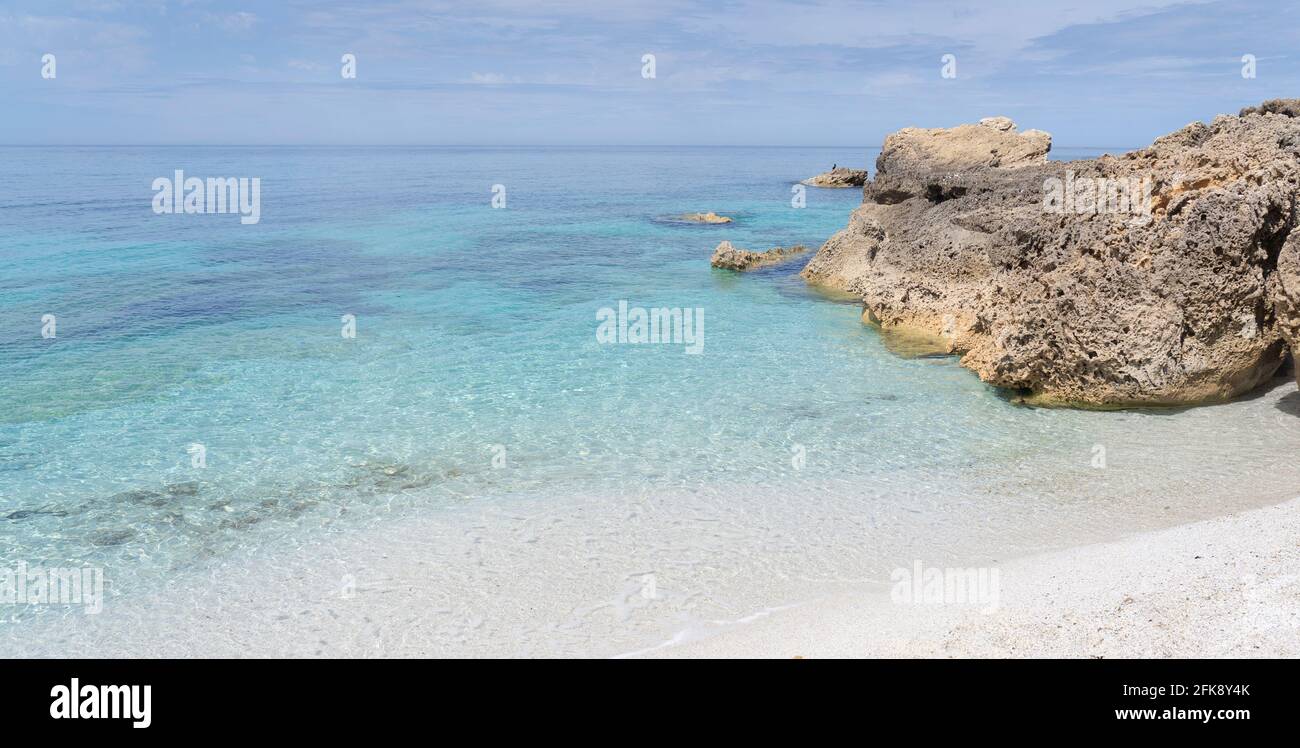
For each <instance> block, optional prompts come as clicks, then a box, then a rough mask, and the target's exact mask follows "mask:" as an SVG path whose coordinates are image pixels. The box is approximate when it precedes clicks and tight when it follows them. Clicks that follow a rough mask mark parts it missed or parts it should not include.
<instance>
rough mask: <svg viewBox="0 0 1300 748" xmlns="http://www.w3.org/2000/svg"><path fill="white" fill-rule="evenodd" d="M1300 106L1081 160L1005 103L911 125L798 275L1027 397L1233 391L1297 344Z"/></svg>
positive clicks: (1081, 399) (1076, 401)
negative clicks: (1027, 126)
mask: <svg viewBox="0 0 1300 748" xmlns="http://www.w3.org/2000/svg"><path fill="white" fill-rule="evenodd" d="M1297 105H1300V101H1296V100H1287V101H1283V102H1266V103H1265V104H1264V105H1262V106H1261V107H1256V108H1249V109H1247V110H1243V113H1242V115H1240V116H1236V117H1234V116H1226V115H1225V116H1220V117H1217V118H1215V119H1214V121H1213V122H1212V123H1210V124H1208V125H1206V124H1204V123H1200V122H1194V123H1192V124H1190V125H1188V126H1187V127H1184V128H1183V129H1181V130H1179V131H1177V132H1174V133H1172V134H1170V135H1166V136H1164V137H1161V138H1159V139H1157V140H1156V141H1155V142H1154V143H1153V144H1152V145H1151V146H1149V147H1147V148H1145V149H1142V150H1139V151H1134V152H1132V153H1127V154H1124V155H1122V156H1119V157H1113V156H1103V157H1101V158H1099V159H1092V160H1084V161H1072V162H1049V161H1047V160H1046V155H1047V152H1048V150H1049V149H1050V147H1051V138H1050V136H1049V135H1047V133H1043V132H1040V131H1036V130H1027V131H1025V132H1017V131H1016V127H1015V124H1014V123H1012V122H1011V121H1010V120H1008V119H1006V118H1004V117H999V118H990V119H986V120H982V121H981V122H980V123H979V124H975V125H961V126H959V127H955V128H951V129H946V130H920V129H912V128H909V129H905V130H900V131H899V132H897V133H894V134H893V135H890V136H889V137H888V138H887V139H886V140H885V144H884V147H883V149H882V152H881V154H880V157H879V159H878V160H877V163H876V168H877V174H876V178H875V179H874V180H873V181H872V182H870V183H869V184H868V185H867V186H866V188H865V189H864V191H863V194H864V202H863V204H862V205H861V206H860V207H858V208H857V209H856V210H855V211H854V212H853V214H852V216H851V217H850V219H849V224H848V227H847V228H845V229H844V230H842V231H840V232H839V233H837V234H836V235H834V236H833V237H831V239H830V240H829V241H827V242H826V244H825V245H824V246H823V247H822V248H821V249H820V250H819V251H818V252H817V254H816V256H815V257H814V258H813V259H812V260H811V261H810V262H809V263H808V265H807V267H806V268H805V269H804V271H803V275H804V277H805V278H807V279H808V280H809V281H811V282H814V283H818V284H823V285H827V286H831V287H834V288H837V289H840V290H844V291H848V292H851V293H853V294H856V295H858V296H860V297H861V298H862V299H863V302H864V307H865V309H864V313H863V317H864V319H865V320H866V321H868V322H871V323H874V324H878V325H880V326H881V327H882V328H884V329H885V330H894V331H906V332H909V333H912V334H916V335H921V336H929V337H930V338H933V339H935V340H937V341H939V342H940V343H941V344H942V346H944V347H945V348H946V349H947V350H948V351H949V352H952V353H956V354H960V355H961V357H962V358H961V363H962V364H963V365H964V366H967V367H969V368H970V369H973V370H974V371H975V372H976V373H977V374H979V376H980V377H981V378H982V379H984V380H985V381H987V382H989V383H991V384H994V385H998V386H1001V387H1007V388H1012V389H1015V390H1019V391H1021V392H1022V393H1023V394H1024V395H1025V396H1026V397H1027V399H1028V400H1029V401H1031V402H1037V403H1042V404H1066V405H1081V406H1092V407H1125V406H1137V405H1178V404H1192V403H1202V402H1210V401H1217V400H1224V399H1227V398H1231V397H1233V396H1236V395H1238V394H1241V393H1243V392H1245V391H1247V390H1250V389H1252V388H1253V387H1255V386H1257V385H1259V384H1260V383H1262V382H1264V381H1266V380H1267V379H1268V378H1270V377H1271V376H1272V375H1273V374H1274V373H1275V372H1276V371H1277V369H1278V367H1279V366H1280V364H1281V363H1282V361H1283V358H1284V355H1285V347H1286V343H1285V342H1284V338H1285V340H1289V341H1291V345H1296V344H1297V341H1298V340H1300V312H1298V311H1297V310H1300V238H1297V237H1296V236H1295V235H1294V234H1293V233H1292V232H1291V229H1292V227H1293V226H1294V224H1295V221H1296V205H1295V203H1296V194H1297V188H1298V186H1300V119H1298V118H1296V117H1294V116H1292V115H1293V113H1294V112H1295V111H1296V109H1297Z"/></svg>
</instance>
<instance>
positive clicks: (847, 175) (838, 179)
mask: <svg viewBox="0 0 1300 748" xmlns="http://www.w3.org/2000/svg"><path fill="white" fill-rule="evenodd" d="M866 183H867V170H866V169H850V168H848V167H844V166H841V167H838V168H835V169H831V170H830V171H828V172H826V173H825V174H818V175H817V176H815V177H810V178H808V179H805V180H803V184H806V185H808V186H809V187H831V188H841V187H861V186H863V185H864V184H866Z"/></svg>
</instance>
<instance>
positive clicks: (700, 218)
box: [682, 211, 731, 223]
mask: <svg viewBox="0 0 1300 748" xmlns="http://www.w3.org/2000/svg"><path fill="white" fill-rule="evenodd" d="M682 220H683V221H691V222H693V223H731V219H730V218H728V217H726V216H720V215H718V214H717V213H714V212H713V211H709V212H708V213H687V214H686V215H684V216H682Z"/></svg>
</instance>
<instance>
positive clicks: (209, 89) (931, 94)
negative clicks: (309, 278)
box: [0, 0, 1300, 147]
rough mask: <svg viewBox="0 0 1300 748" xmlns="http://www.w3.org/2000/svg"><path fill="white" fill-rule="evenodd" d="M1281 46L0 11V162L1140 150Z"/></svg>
mask: <svg viewBox="0 0 1300 748" xmlns="http://www.w3.org/2000/svg"><path fill="white" fill-rule="evenodd" d="M1297 50H1300V2H1291V1H1288V2H1254V3H1249V2H1240V1H1235V0H1234V1H1229V2H1174V1H1173V0H1148V2H1144V3H1137V2H1129V1H1127V0H1089V1H1087V2H1082V1H1080V2H1054V1H1053V0H1045V1H1044V2H1037V3H1035V2H1032V0H1024V1H1022V0H984V1H983V2H972V3H955V2H928V1H926V0H902V1H897V2H895V1H894V0H887V1H886V0H881V1H879V2H785V1H784V0H734V1H726V0H723V1H721V2H718V1H715V2H707V3H706V2H678V1H677V0H644V1H643V0H627V1H626V2H619V1H618V0H609V1H605V2H601V1H599V0H560V1H559V2H546V0H528V1H524V0H472V1H470V0H464V1H462V2H438V1H424V0H418V1H417V0H374V1H373V2H305V1H303V2H299V1H297V0H283V1H281V2H271V1H266V2H252V1H250V2H247V3H243V4H241V3H240V2H238V1H236V2H231V1H230V0H221V1H219V2H218V1H215V0H214V1H211V2H209V1H208V0H176V1H172V2H167V1H165V0H138V1H136V2H130V1H129V0H120V1H115V0H68V1H67V2H54V1H50V0H42V1H33V0H4V2H3V4H2V5H0V112H2V113H0V143H5V144H44V143H76V144H117V143H128V144H226V143H240V144H242V143H248V144H328V143H341V144H394V145H396V144H411V143H422V144H424V143H427V144H699V145H722V144H736V145H866V146H874V145H879V143H880V141H881V140H882V139H883V138H884V136H885V135H886V134H888V133H889V132H891V131H893V130H896V129H898V128H900V127H905V126H926V127H937V126H948V125H953V124H957V123H960V122H967V121H973V120H975V119H978V118H980V117H985V116H991V115H999V114H1000V115H1007V116H1010V117H1011V118H1013V119H1015V120H1016V122H1017V123H1018V124H1020V126H1021V127H1025V128H1028V127H1036V128H1039V129H1043V130H1047V131H1049V132H1051V133H1052V134H1053V136H1054V140H1055V144H1056V145H1057V146H1058V147H1069V146H1080V147H1081V146H1109V147H1116V146H1141V145H1145V144H1146V143H1148V142H1149V141H1150V140H1151V139H1152V138H1153V137H1155V136H1157V135H1160V134H1162V133H1165V132H1168V131H1170V130H1173V129H1176V128H1178V127H1181V126H1182V125H1184V124H1186V123H1188V122H1190V121H1192V120H1196V119H1205V120H1208V119H1209V118H1211V117H1212V116H1213V115H1215V114H1216V113H1224V112H1231V113H1235V112H1236V111H1237V110H1238V109H1239V108H1240V107H1242V106H1244V105H1247V104H1252V103H1257V102H1259V101H1261V100H1263V99H1266V98H1273V97H1279V96H1300V52H1298V51H1297ZM47 53H50V54H54V55H55V57H56V59H57V77H56V78H55V79H53V80H47V79H43V78H42V77H41V57H42V55H44V54H47ZM344 53H352V54H355V55H356V57H357V78H356V79H355V80H345V79H343V78H342V77H341V76H340V68H341V66H342V65H341V62H340V58H341V57H342V55H343V54H344ZM647 53H650V54H654V55H655V58H656V77H655V78H653V79H645V78H643V77H642V75H641V70H642V62H641V59H642V55H644V54H647ZM946 54H951V55H954V56H955V57H956V60H957V75H956V77H955V78H944V77H943V76H942V75H941V69H942V66H943V63H942V62H941V58H942V57H943V56H944V55H946ZM1245 54H1251V55H1254V56H1255V59H1256V66H1257V67H1256V77H1255V78H1253V79H1246V78H1243V77H1242V74H1241V71H1242V62H1241V58H1242V55H1245Z"/></svg>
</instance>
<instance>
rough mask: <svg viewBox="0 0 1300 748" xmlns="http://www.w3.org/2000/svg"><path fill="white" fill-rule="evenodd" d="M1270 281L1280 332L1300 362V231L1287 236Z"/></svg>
mask: <svg viewBox="0 0 1300 748" xmlns="http://www.w3.org/2000/svg"><path fill="white" fill-rule="evenodd" d="M1270 280H1271V286H1272V287H1271V288H1270V296H1271V298H1272V300H1273V303H1274V311H1275V313H1276V315H1277V322H1278V329H1279V330H1280V331H1281V333H1282V337H1283V338H1284V339H1286V341H1287V343H1288V344H1289V345H1290V346H1291V351H1292V353H1293V355H1296V356H1297V358H1298V359H1300V232H1296V231H1293V232H1291V234H1290V235H1289V236H1288V237H1287V240H1286V243H1285V244H1283V245H1282V252H1281V253H1280V255H1279V256H1278V260H1277V271H1276V272H1275V273H1273V277H1272V278H1271V279H1270ZM1296 383H1297V384H1300V366H1296Z"/></svg>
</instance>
